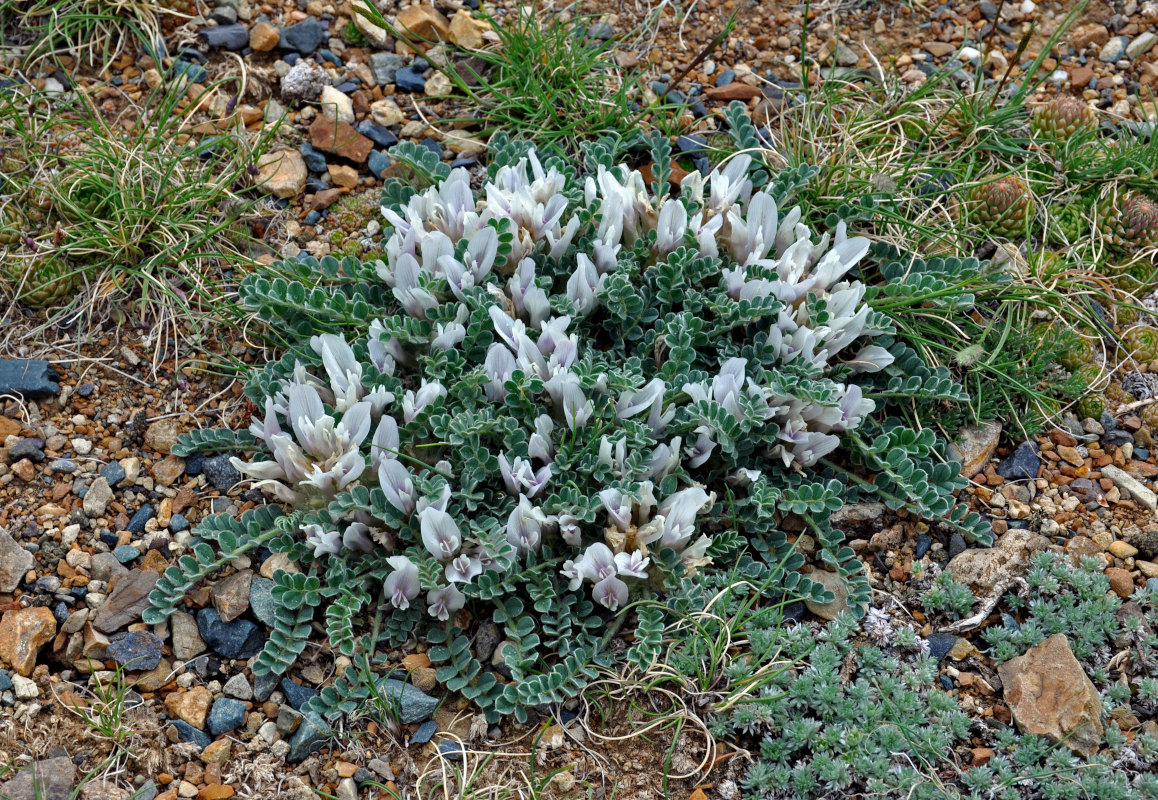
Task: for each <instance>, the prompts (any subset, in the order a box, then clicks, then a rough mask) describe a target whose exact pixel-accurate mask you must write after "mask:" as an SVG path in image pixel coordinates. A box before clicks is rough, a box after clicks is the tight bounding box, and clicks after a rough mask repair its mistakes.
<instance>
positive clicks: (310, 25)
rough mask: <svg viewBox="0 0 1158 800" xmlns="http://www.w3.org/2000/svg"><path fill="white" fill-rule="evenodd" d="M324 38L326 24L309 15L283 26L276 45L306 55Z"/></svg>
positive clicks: (319, 44)
mask: <svg viewBox="0 0 1158 800" xmlns="http://www.w3.org/2000/svg"><path fill="white" fill-rule="evenodd" d="M325 39H326V25H325V24H324V23H322V22H319V21H318V20H317V19H315V18H314V17H310V18H308V19H304V20H302V21H301V22H299V23H297V24H296V25H290V26H289V27H288V28H284V29H283V30H282V32H281V41H279V42H278V44H277V46H278V47H280V48H281V49H282V50H293V51H296V52H298V53H301V54H302V55H308V54H310V53H312V52H314V51H315V50H317V49H318V48H319V47H320V46H321V44H322V42H323V41H325ZM247 41H248V40H247Z"/></svg>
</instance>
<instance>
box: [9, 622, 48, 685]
mask: <svg viewBox="0 0 1158 800" xmlns="http://www.w3.org/2000/svg"><path fill="white" fill-rule="evenodd" d="M54 636H56V618H55V617H53V616H52V611H51V609H48V608H45V607H43V606H39V607H36V608H21V609H18V610H16V611H9V612H8V613H7V614H5V615H4V618H3V619H0V660H3V661H5V662H7V663H8V664H9V665H10V666H11V667H12V668H13V669H14V670H16V671H17V672H18V673H20V674H21V675H23V676H24V677H26V678H27V677H28V676H29V675H31V674H32V670H33V668H34V667H35V666H36V656H37V655H39V653H40V648H42V647H44V645H46V644H48V643H49V642H51V641H52V637H54Z"/></svg>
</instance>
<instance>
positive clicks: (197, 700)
mask: <svg viewBox="0 0 1158 800" xmlns="http://www.w3.org/2000/svg"><path fill="white" fill-rule="evenodd" d="M212 703H213V694H212V693H211V692H210V691H209V690H208V689H206V688H205V687H204V686H194V687H193V688H192V689H190V690H189V691H187V692H173V693H172V694H170V695H169V696H168V697H166V698H165V710H166V711H168V712H169V716H170V717H172V718H173V719H180V720H184V721H185V722H187V723H189V724H190V725H192V726H193V727H194V728H198V729H201V730H203V729H204V728H205V721H206V718H207V717H208V716H209V706H210V705H211V704H212Z"/></svg>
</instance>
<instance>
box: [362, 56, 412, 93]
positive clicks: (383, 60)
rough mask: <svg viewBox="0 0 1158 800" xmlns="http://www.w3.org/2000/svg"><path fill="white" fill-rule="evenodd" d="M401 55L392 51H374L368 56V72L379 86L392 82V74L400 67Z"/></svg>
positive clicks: (401, 63) (401, 62)
mask: <svg viewBox="0 0 1158 800" xmlns="http://www.w3.org/2000/svg"><path fill="white" fill-rule="evenodd" d="M403 63H405V62H404V61H403V58H402V56H400V55H395V54H394V53H374V54H372V55H371V56H370V73H371V74H372V75H373V76H374V80H375V81H376V82H377V83H378V85H379V86H389V85H390V84H392V83H394V76H395V75H396V74H397V72H398V70H399V69H401V68H402V65H403Z"/></svg>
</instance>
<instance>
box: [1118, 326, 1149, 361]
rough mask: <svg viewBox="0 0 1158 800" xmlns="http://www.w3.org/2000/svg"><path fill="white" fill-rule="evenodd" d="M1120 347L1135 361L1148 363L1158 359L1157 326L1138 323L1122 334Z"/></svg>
mask: <svg viewBox="0 0 1158 800" xmlns="http://www.w3.org/2000/svg"><path fill="white" fill-rule="evenodd" d="M1122 347H1123V348H1124V349H1125V351H1126V352H1127V353H1129V354H1130V356H1131V357H1133V359H1134V360H1135V361H1139V362H1142V363H1146V364H1149V363H1150V362H1151V361H1153V360H1155V359H1158V328H1151V327H1149V326H1148V325H1139V326H1137V327H1134V328H1130V330H1128V331H1126V332H1125V333H1124V334H1122Z"/></svg>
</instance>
